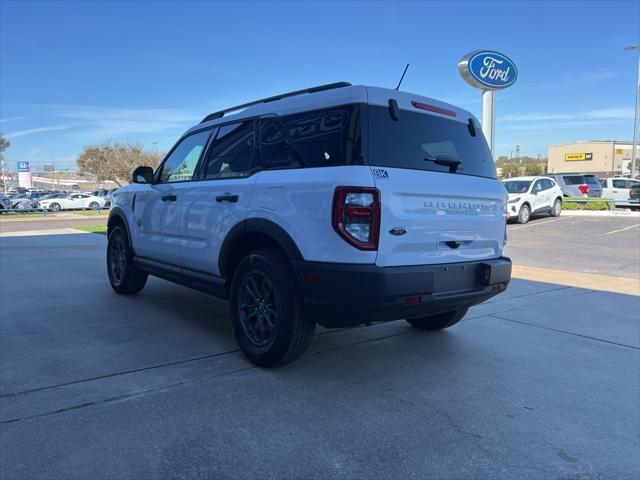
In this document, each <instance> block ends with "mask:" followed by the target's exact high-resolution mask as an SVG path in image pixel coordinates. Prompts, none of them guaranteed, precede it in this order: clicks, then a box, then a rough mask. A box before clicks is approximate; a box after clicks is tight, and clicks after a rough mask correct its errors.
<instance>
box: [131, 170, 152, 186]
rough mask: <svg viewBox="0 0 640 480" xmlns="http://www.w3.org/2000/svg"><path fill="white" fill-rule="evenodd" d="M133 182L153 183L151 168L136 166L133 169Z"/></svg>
mask: <svg viewBox="0 0 640 480" xmlns="http://www.w3.org/2000/svg"><path fill="white" fill-rule="evenodd" d="M133 183H153V168H151V167H138V168H136V169H135V170H134V171H133Z"/></svg>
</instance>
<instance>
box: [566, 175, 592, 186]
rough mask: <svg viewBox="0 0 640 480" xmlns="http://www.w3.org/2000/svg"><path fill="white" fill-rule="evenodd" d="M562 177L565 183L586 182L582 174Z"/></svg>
mask: <svg viewBox="0 0 640 480" xmlns="http://www.w3.org/2000/svg"><path fill="white" fill-rule="evenodd" d="M562 179H563V180H564V183H565V185H585V184H586V183H587V180H586V179H585V178H584V177H583V176H582V175H564V176H563V177H562Z"/></svg>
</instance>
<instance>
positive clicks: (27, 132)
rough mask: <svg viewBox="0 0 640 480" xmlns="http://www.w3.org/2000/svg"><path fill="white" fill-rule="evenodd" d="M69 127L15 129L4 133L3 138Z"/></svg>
mask: <svg viewBox="0 0 640 480" xmlns="http://www.w3.org/2000/svg"><path fill="white" fill-rule="evenodd" d="M67 128H69V127H68V126H67V125H54V126H51V127H38V128H29V129H27V130H17V131H15V132H9V133H7V134H6V135H5V138H7V139H12V138H18V137H26V136H27V135H33V134H34V133H42V132H50V131H52V130H65V129H67Z"/></svg>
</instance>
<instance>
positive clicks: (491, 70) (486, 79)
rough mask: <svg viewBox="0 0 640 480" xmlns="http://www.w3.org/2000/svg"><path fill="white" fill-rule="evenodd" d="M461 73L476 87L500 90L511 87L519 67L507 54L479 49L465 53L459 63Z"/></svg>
mask: <svg viewBox="0 0 640 480" xmlns="http://www.w3.org/2000/svg"><path fill="white" fill-rule="evenodd" d="M458 68H459V69H460V74H461V75H462V77H463V78H464V79H465V80H466V81H467V83H469V84H471V85H472V86H474V87H476V88H480V89H482V90H500V89H502V88H507V87H510V86H511V85H513V84H514V83H515V81H516V80H517V78H518V69H517V68H516V66H515V64H514V63H513V61H511V59H510V58H509V57H507V56H506V55H504V54H502V53H499V52H494V51H489V50H477V51H475V52H472V53H469V54H468V55H465V56H464V57H463V58H462V60H460V62H459V63H458Z"/></svg>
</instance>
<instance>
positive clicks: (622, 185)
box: [611, 180, 629, 188]
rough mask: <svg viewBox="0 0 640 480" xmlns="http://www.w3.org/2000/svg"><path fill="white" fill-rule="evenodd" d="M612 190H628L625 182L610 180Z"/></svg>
mask: <svg viewBox="0 0 640 480" xmlns="http://www.w3.org/2000/svg"><path fill="white" fill-rule="evenodd" d="M611 183H612V185H613V188H629V187H628V186H627V181H626V180H612V181H611Z"/></svg>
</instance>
